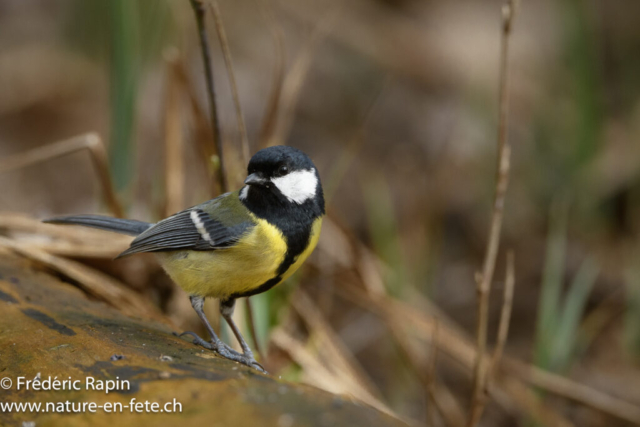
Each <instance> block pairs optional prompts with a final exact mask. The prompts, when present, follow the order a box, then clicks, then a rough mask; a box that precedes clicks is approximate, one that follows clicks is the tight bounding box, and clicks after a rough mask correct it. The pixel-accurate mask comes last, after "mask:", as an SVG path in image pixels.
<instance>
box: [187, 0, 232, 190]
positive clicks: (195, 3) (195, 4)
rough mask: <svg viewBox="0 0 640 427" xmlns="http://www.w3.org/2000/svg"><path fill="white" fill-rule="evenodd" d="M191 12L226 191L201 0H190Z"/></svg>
mask: <svg viewBox="0 0 640 427" xmlns="http://www.w3.org/2000/svg"><path fill="white" fill-rule="evenodd" d="M190 2H191V7H192V8H193V13H194V14H195V17H196V23H197V25H198V36H199V37H200V48H201V52H202V61H203V62H204V74H205V80H206V84H207V98H208V99H209V109H210V115H209V120H210V122H211V129H212V135H213V139H214V141H213V142H214V147H215V149H216V155H217V156H218V162H219V164H218V167H217V168H216V177H217V180H218V183H219V185H220V188H221V189H222V192H226V191H228V184H227V174H226V170H225V165H224V155H223V150H222V136H221V134H220V123H219V121H218V108H217V105H216V92H215V86H214V79H213V67H212V66H211V51H210V48H209V38H208V35H207V26H206V22H205V21H206V19H205V10H204V5H203V4H202V0H190Z"/></svg>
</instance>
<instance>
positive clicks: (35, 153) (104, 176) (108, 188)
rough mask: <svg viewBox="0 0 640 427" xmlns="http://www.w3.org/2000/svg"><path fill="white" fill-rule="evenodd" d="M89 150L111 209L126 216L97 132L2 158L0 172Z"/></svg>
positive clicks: (118, 215)
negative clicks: (117, 195)
mask: <svg viewBox="0 0 640 427" xmlns="http://www.w3.org/2000/svg"><path fill="white" fill-rule="evenodd" d="M84 149H86V150H88V151H89V154H90V155H91V161H92V163H93V166H94V168H95V170H96V173H97V174H98V178H99V179H100V185H101V186H102V194H103V196H104V199H105V202H106V204H107V206H108V207H109V209H110V211H111V212H112V213H113V215H115V216H116V217H118V218H122V217H123V216H124V211H123V209H122V206H121V205H120V202H119V201H118V198H117V197H116V193H115V190H114V188H113V184H112V182H111V175H110V174H109V160H108V157H107V151H106V149H105V147H104V144H103V142H102V139H100V136H98V134H96V133H93V132H92V133H87V134H84V135H78V136H75V137H73V138H70V139H66V140H64V141H58V142H54V143H52V144H47V145H44V146H42V147H38V148H34V149H32V150H28V151H25V152H23V153H18V154H14V155H12V156H8V157H5V158H4V159H0V173H2V172H8V171H12V170H16V169H20V168H23V167H25V166H30V165H33V164H36V163H39V162H43V161H46V160H49V159H53V158H56V157H60V156H63V155H65V154H70V153H75V152H76V151H80V150H84Z"/></svg>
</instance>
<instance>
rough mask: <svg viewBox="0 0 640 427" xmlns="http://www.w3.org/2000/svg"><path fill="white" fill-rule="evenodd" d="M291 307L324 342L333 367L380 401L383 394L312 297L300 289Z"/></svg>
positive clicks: (324, 350) (312, 332)
mask: <svg viewBox="0 0 640 427" xmlns="http://www.w3.org/2000/svg"><path fill="white" fill-rule="evenodd" d="M291 305H292V306H293V308H294V309H295V310H296V311H297V312H298V314H299V315H300V317H301V318H302V319H303V320H304V322H305V323H306V324H307V326H308V327H309V330H310V331H311V335H318V336H319V338H320V339H321V340H322V343H323V344H322V350H323V352H326V353H328V354H329V356H330V358H331V360H332V367H333V368H334V369H336V370H339V371H342V372H343V373H344V375H345V376H346V377H348V378H349V381H351V382H354V383H356V384H358V386H359V387H361V388H363V389H365V390H366V391H367V392H368V393H369V394H371V395H372V396H375V397H376V399H380V398H381V396H382V393H380V390H378V388H377V387H376V385H375V383H374V382H373V380H371V378H369V375H368V374H367V373H366V372H365V371H364V369H362V367H361V366H360V364H359V363H358V361H357V360H356V358H355V357H354V356H353V354H351V352H350V351H349V349H348V348H347V347H346V346H345V345H344V344H343V343H342V341H341V340H340V338H339V337H338V334H336V333H335V331H334V330H333V329H332V328H331V326H330V325H329V323H328V322H327V321H326V320H325V318H324V316H323V315H322V313H321V312H320V309H319V308H318V306H317V305H316V304H315V303H314V302H313V300H312V299H311V297H309V295H308V294H307V293H305V292H304V291H303V290H302V289H298V290H297V291H296V293H295V294H294V296H293V298H292V299H291Z"/></svg>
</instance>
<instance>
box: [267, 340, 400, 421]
mask: <svg viewBox="0 0 640 427" xmlns="http://www.w3.org/2000/svg"><path fill="white" fill-rule="evenodd" d="M271 342H272V343H273V344H275V345H277V346H278V347H279V348H280V349H282V350H283V351H285V352H286V353H287V354H288V355H289V356H290V357H291V359H292V360H293V361H294V362H295V363H297V364H298V365H300V366H301V367H302V368H303V371H304V374H305V375H306V376H307V382H309V383H310V384H312V385H315V386H316V387H319V388H322V389H324V390H327V391H329V392H332V393H336V394H349V395H351V396H353V397H355V398H356V399H358V400H361V401H362V402H365V403H367V404H368V405H371V406H373V407H374V408H376V409H378V410H379V411H382V412H384V413H386V414H388V415H391V416H392V417H394V418H398V415H397V414H395V413H393V412H392V411H391V410H390V409H389V408H388V407H387V406H386V405H384V404H383V403H382V402H380V401H379V400H378V399H376V398H375V397H373V396H372V395H371V394H369V393H368V392H367V391H366V390H365V389H363V388H361V387H359V386H358V385H357V384H355V383H353V382H350V381H346V380H345V377H344V376H342V375H340V374H336V373H334V372H332V371H331V370H330V369H328V368H327V367H325V366H324V365H323V364H322V362H320V360H318V358H317V357H315V356H314V355H313V354H312V353H311V352H310V351H309V350H308V349H307V348H306V347H305V345H304V343H302V342H300V341H299V340H298V339H296V338H295V337H293V336H292V335H291V334H289V333H288V332H286V331H285V330H284V329H283V328H277V329H276V330H274V331H273V332H272V334H271Z"/></svg>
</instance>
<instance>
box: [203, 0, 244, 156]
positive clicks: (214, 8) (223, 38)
mask: <svg viewBox="0 0 640 427" xmlns="http://www.w3.org/2000/svg"><path fill="white" fill-rule="evenodd" d="M207 4H208V5H209V10H210V11H211V15H212V16H213V20H214V22H215V24H216V25H215V27H216V32H217V33H218V39H219V40H220V46H221V47H222V54H223V56H224V63H225V65H226V67H227V74H228V75H229V83H230V85H231V96H232V97H233V105H234V107H235V110H236V120H237V122H238V133H239V134H240V142H241V144H240V146H241V148H242V150H241V151H242V162H243V164H245V165H246V164H248V163H249V156H250V151H249V137H248V136H247V126H246V124H245V121H244V114H243V112H242V107H241V106H240V95H239V94H238V85H237V83H236V74H235V72H234V70H233V61H232V60H231V50H230V49H229V41H228V40H227V33H226V31H225V30H224V23H223V21H222V16H221V14H220V6H219V5H218V2H217V1H216V0H208V3H207Z"/></svg>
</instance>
